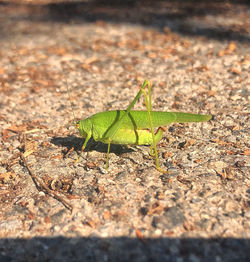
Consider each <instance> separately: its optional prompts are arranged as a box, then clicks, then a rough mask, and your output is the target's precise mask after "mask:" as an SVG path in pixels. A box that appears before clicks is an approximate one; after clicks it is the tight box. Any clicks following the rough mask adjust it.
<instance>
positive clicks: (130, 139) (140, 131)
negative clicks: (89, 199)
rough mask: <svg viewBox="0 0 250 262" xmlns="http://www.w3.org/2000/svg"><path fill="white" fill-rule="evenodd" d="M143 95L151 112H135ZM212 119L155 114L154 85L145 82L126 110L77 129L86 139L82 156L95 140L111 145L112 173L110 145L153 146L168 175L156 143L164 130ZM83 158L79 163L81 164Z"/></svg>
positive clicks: (82, 122)
mask: <svg viewBox="0 0 250 262" xmlns="http://www.w3.org/2000/svg"><path fill="white" fill-rule="evenodd" d="M146 87H148V92H146V90H145V89H146ZM142 94H143V95H144V97H145V103H146V108H147V110H145V111H142V110H140V111H139V110H131V109H132V108H133V106H134V104H135V103H136V101H137V100H138V99H139V97H140V96H141V95H142ZM211 118H212V116H211V115H200V114H189V113H182V112H158V111H152V105H151V83H150V82H149V81H147V80H145V81H144V83H143V84H142V86H141V88H140V91H139V92H138V93H137V95H136V96H135V98H134V99H133V101H132V102H131V103H130V105H129V106H128V108H127V109H126V110H113V111H106V112H101V113H97V114H95V115H92V116H90V117H88V118H86V119H84V120H79V121H76V127H77V128H78V130H79V132H80V134H81V135H82V137H83V138H85V142H84V144H83V146H82V150H81V154H82V152H83V151H84V149H85V147H86V145H87V143H88V141H89V139H90V138H91V137H93V138H94V140H95V141H101V142H102V143H105V144H108V149H107V159H106V169H108V164H109V152H110V144H121V145H151V152H154V157H155V165H156V168H157V170H159V171H160V172H163V173H165V171H163V170H162V169H161V168H160V166H159V159H158V153H157V148H156V143H158V142H159V141H160V140H161V138H162V135H163V132H164V131H165V128H164V127H163V126H165V125H168V124H170V123H184V122H204V121H208V120H210V119H211ZM156 127H158V129H157V131H156V133H154V128H156ZM152 149H153V150H152ZM81 154H80V155H79V157H78V159H77V160H76V162H77V161H78V160H79V158H80V156H81Z"/></svg>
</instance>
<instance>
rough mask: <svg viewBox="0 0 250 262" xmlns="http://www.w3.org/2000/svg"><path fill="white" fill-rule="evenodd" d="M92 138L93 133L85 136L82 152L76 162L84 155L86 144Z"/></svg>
mask: <svg viewBox="0 0 250 262" xmlns="http://www.w3.org/2000/svg"><path fill="white" fill-rule="evenodd" d="M90 138H91V135H88V136H87V137H86V138H85V141H84V144H83V146H82V149H81V153H80V154H79V155H78V158H77V159H76V161H75V164H76V163H77V162H78V161H79V159H80V157H81V156H82V153H83V151H84V149H85V148H86V145H87V143H88V141H89V139H90Z"/></svg>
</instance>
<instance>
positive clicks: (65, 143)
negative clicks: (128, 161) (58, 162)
mask: <svg viewBox="0 0 250 262" xmlns="http://www.w3.org/2000/svg"><path fill="white" fill-rule="evenodd" d="M50 142H51V143H52V144H54V145H56V146H62V147H64V148H65V147H66V148H67V150H65V149H63V154H64V155H66V154H67V152H69V151H70V150H71V149H72V147H73V148H74V149H75V151H76V152H78V153H80V152H81V148H82V145H83V143H84V138H80V137H76V136H67V137H57V136H54V137H53V138H52V139H51V140H50ZM107 147H108V146H107V144H104V143H101V142H96V141H95V140H94V139H92V138H91V139H90V140H89V142H88V145H87V147H86V148H85V150H84V152H89V151H92V150H96V151H98V152H100V153H107ZM110 152H111V153H114V154H116V155H118V156H119V155H121V154H124V153H130V152H134V149H133V148H130V147H126V146H124V145H115V144H111V147H110Z"/></svg>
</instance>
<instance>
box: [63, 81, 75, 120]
mask: <svg viewBox="0 0 250 262" xmlns="http://www.w3.org/2000/svg"><path fill="white" fill-rule="evenodd" d="M66 87H67V93H68V96H69V103H70V106H71V111H72V114H73V118H74V122H75V123H74V124H75V125H76V122H77V121H76V117H75V113H74V110H73V103H72V100H71V97H70V95H69V85H68V80H67V79H66Z"/></svg>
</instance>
